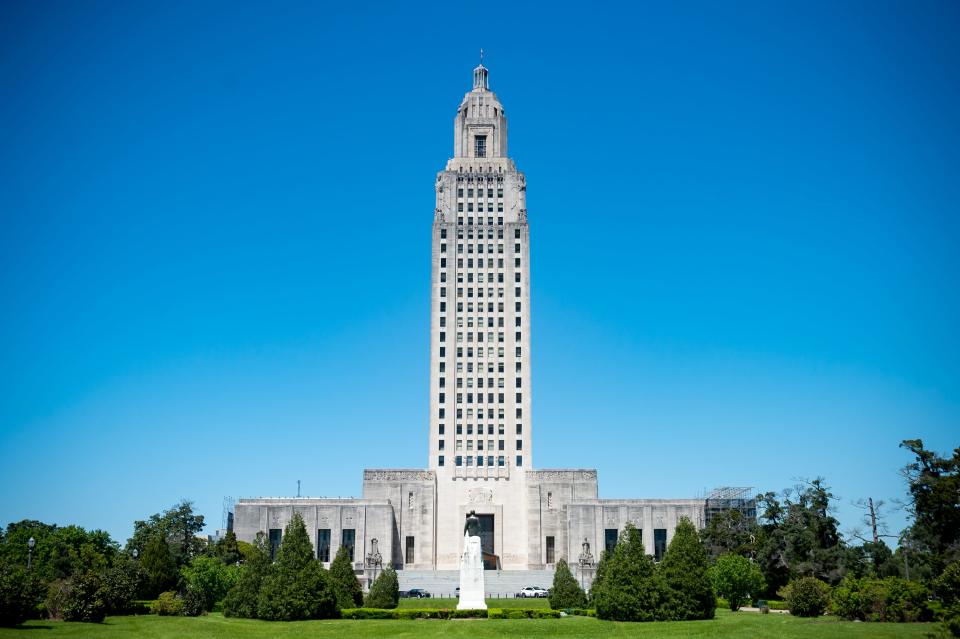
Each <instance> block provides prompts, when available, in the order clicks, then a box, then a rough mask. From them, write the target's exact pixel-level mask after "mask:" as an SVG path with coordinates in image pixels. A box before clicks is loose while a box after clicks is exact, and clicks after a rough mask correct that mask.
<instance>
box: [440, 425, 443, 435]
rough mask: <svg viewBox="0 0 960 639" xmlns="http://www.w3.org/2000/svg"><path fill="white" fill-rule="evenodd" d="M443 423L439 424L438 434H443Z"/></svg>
mask: <svg viewBox="0 0 960 639" xmlns="http://www.w3.org/2000/svg"><path fill="white" fill-rule="evenodd" d="M443 430H444V429H443V424H440V434H441V435H443Z"/></svg>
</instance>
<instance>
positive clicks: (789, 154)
mask: <svg viewBox="0 0 960 639" xmlns="http://www.w3.org/2000/svg"><path fill="white" fill-rule="evenodd" d="M958 31H960V5H958V4H957V3H955V2H919V3H902V2H879V3H876V2H870V3H866V2H864V3H858V2H844V3H828V2H811V3H806V2H805V3H800V2H793V3H764V2H731V3H713V2H704V3H699V2H682V3H679V2H678V3H660V4H640V3H625V4H621V5H614V4H603V3H593V4H589V5H582V4H569V5H567V4H562V3H555V4H552V5H550V6H549V8H548V7H547V5H542V4H539V3H517V4H511V5H510V6H509V9H506V7H505V5H490V6H489V7H487V6H485V5H477V4H475V3H474V4H470V3H467V4H464V3H459V4H457V3H453V4H451V3H443V4H435V5H410V4H395V3H391V4H383V5H376V4H359V3H337V4H325V3H321V2H312V3H297V2H288V3H282V4H274V5H268V4H266V3H242V2H229V3H227V2H223V3H219V2H204V3H192V2H191V3H187V2H170V3H159V4H157V3H154V4H148V3H119V2H117V3H112V2H58V1H52V2H45V3H33V2H6V3H3V4H2V6H0V87H2V94H3V99H2V100H0V134H2V136H3V143H2V144H0V222H2V228H3V231H2V233H0V299H2V304H0V353H2V358H3V359H2V361H3V366H2V367H0V523H3V524H5V523H6V522H9V521H15V520H20V519H22V518H35V519H41V520H44V521H48V522H57V523H63V524H66V523H77V524H80V525H83V526H85V527H88V528H104V529H106V530H108V531H109V532H110V533H111V534H112V535H113V536H114V537H115V538H117V539H119V540H120V541H124V540H125V539H126V538H127V537H128V536H129V534H130V533H131V531H132V522H133V520H134V519H139V518H143V517H146V516H148V515H149V514H151V513H153V512H157V511H160V510H162V509H164V508H166V507H169V506H171V505H172V504H174V503H175V502H177V501H178V500H179V499H181V498H189V499H192V500H194V501H195V502H196V505H197V507H198V509H199V511H200V512H201V513H203V514H205V515H206V516H207V517H208V521H209V522H210V523H212V524H213V526H210V527H209V528H210V529H212V528H215V527H218V526H219V523H220V517H221V503H222V498H223V497H224V496H227V495H231V496H234V497H240V496H259V495H293V494H295V493H296V480H297V479H301V480H302V481H303V492H304V494H308V495H317V496H319V495H325V496H337V495H340V496H347V495H359V493H360V488H361V476H362V469H363V468H365V467H422V466H423V465H425V464H426V455H427V450H426V445H427V444H426V442H427V425H428V421H427V420H428V415H427V400H428V396H427V383H428V364H429V361H428V347H429V342H428V329H429V284H430V282H429V278H430V270H429V268H430V262H429V250H430V224H431V222H432V209H433V197H434V194H433V181H434V176H435V172H436V171H438V170H440V169H442V167H443V166H444V163H445V161H446V159H447V158H448V157H449V156H450V155H451V154H452V143H453V140H452V137H453V136H452V123H453V116H454V113H455V110H456V107H457V105H458V104H459V102H460V99H461V98H462V96H463V93H464V92H465V91H467V90H468V89H469V88H470V81H471V70H472V68H473V67H474V66H475V65H476V63H477V57H478V56H477V53H478V50H479V48H480V47H483V48H484V49H485V51H486V52H487V55H486V58H485V62H486V66H487V67H488V68H489V69H490V82H491V88H492V89H493V90H494V91H496V92H497V94H498V96H499V97H500V99H501V101H502V102H503V103H504V105H505V108H506V110H507V115H508V117H509V119H510V133H511V138H510V151H511V155H512V156H513V157H514V159H515V160H516V161H517V163H518V166H519V167H520V169H521V170H523V171H525V172H526V174H527V181H528V186H529V188H528V205H529V216H530V224H531V244H532V287H531V290H532V304H531V306H532V318H533V320H532V321H533V329H532V330H533V346H532V348H533V369H532V374H533V397H534V399H533V406H534V409H533V410H534V424H533V429H534V430H533V432H534V463H535V465H536V466H537V467H574V466H579V467H595V468H597V469H599V471H600V491H601V496H602V497H691V496H695V495H697V494H698V493H702V491H703V490H704V489H706V488H710V487H713V486H721V485H744V486H754V487H756V488H757V489H759V490H780V489H782V488H785V487H788V486H790V485H792V484H793V483H794V480H795V479H796V478H800V477H816V476H824V477H825V478H826V479H827V482H828V484H830V485H831V486H832V487H833V489H834V492H835V493H836V494H837V495H838V496H839V497H840V499H839V500H838V501H837V513H838V516H839V517H840V518H841V521H842V523H843V527H844V529H847V528H849V527H850V526H852V525H854V524H856V520H857V511H856V509H854V508H852V507H851V506H850V502H852V501H853V500H855V499H858V498H862V497H868V496H872V497H873V498H874V499H887V500H890V499H891V498H897V497H901V498H902V497H903V495H904V486H903V483H902V480H901V478H900V477H899V475H898V473H897V471H898V469H899V468H900V467H902V466H903V465H904V464H905V463H907V462H908V461H909V458H908V456H907V455H906V454H905V453H904V452H903V451H902V450H898V448H897V444H898V443H899V441H900V440H902V439H904V438H914V437H921V438H923V439H924V441H925V442H926V443H927V444H928V446H930V447H932V448H935V449H937V450H940V451H941V452H945V451H947V450H950V449H952V448H953V447H955V446H957V445H960V441H958V440H960V437H958V434H960V428H958V424H960V342H958V337H957V326H960V287H958V282H960V277H958V276H960V256H958V251H957V246H958V245H960V223H958V212H960V206H958V204H960V120H958V118H957V117H956V114H957V113H960V71H958V69H960V65H958V62H960V38H958ZM890 521H891V524H892V528H894V529H898V528H899V527H900V526H901V525H902V524H903V516H902V514H897V513H893V514H892V515H891V520H890Z"/></svg>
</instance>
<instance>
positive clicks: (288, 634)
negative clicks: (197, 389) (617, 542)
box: [0, 610, 935, 639]
mask: <svg viewBox="0 0 960 639" xmlns="http://www.w3.org/2000/svg"><path fill="white" fill-rule="evenodd" d="M934 629H935V626H933V625H931V624H894V623H853V622H848V621H838V620H836V619H833V618H829V617H823V618H820V619H800V618H797V617H791V616H789V615H778V614H771V615H760V614H757V613H748V612H737V613H731V612H728V611H724V610H718V611H717V618H716V619H714V620H712V621H682V622H662V623H616V622H610V621H599V620H597V619H590V618H586V617H564V618H562V619H518V620H511V619H502V620H501V619H495V620H494V619H471V620H459V621H432V620H431V621H427V620H419V621H340V620H337V621H333V620H331V621H299V622H291V623H282V622H273V623H271V622H266V621H253V620H247V619H226V618H224V617H223V616H222V615H219V614H210V615H207V616H205V617H197V618H189V617H157V616H154V615H144V616H140V617H109V618H107V620H106V622H105V623H102V624H82V623H64V622H51V621H32V622H29V623H28V624H26V625H25V626H24V627H22V628H14V629H0V638H2V637H20V638H21V639H23V638H24V637H39V638H43V639H48V638H49V639H58V638H59V637H78V638H86V637H90V638H93V639H116V638H124V639H126V638H128V637H137V638H143V639H171V638H174V637H199V638H212V639H227V638H231V639H232V638H237V639H260V638H262V639H268V638H273V637H279V638H281V639H299V638H301V637H302V638H304V639H306V638H308V637H309V638H311V639H314V638H319V639H323V638H325V637H344V636H351V635H352V636H359V637H364V638H366V637H372V638H374V639H376V638H379V637H383V638H384V639H386V638H387V637H399V638H401V639H403V638H409V639H429V638H431V637H444V638H446V637H463V638H464V639H467V638H469V639H482V638H483V637H514V638H518V637H578V638H581V637H584V638H585V637H603V638H604V639H611V638H612V639H616V638H618V637H646V638H650V639H654V638H656V639H661V638H666V639H669V638H671V637H677V638H679V637H683V638H689V639H727V638H729V639H734V638H737V639H740V638H742V637H750V638H751V639H794V638H796V639H858V638H860V637H863V638H865V639H866V638H869V639H888V638H889V639H894V638H896V639H910V638H912V637H917V638H918V639H920V638H924V639H925V638H926V636H927V634H928V633H930V632H931V631H933V630H934Z"/></svg>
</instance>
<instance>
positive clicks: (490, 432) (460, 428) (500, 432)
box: [439, 408, 523, 435]
mask: <svg viewBox="0 0 960 639" xmlns="http://www.w3.org/2000/svg"><path fill="white" fill-rule="evenodd" d="M457 412H458V413H460V412H462V411H461V410H460V409H458V410H457ZM468 412H469V413H470V417H469V419H473V409H472V408H471V409H469V410H468ZM479 412H480V415H479V417H480V419H483V410H482V409H481V410H480V411H479ZM490 413H491V415H490V419H493V414H492V413H493V409H491V410H490ZM500 418H501V419H503V409H502V408H501V409H500ZM444 432H445V428H444V426H443V424H439V434H440V435H443V434H444ZM462 434H463V424H457V435H462ZM487 434H488V435H493V424H487ZM497 434H498V435H503V424H497ZM522 434H523V424H517V435H522ZM467 435H473V424H467ZM477 435H483V424H477Z"/></svg>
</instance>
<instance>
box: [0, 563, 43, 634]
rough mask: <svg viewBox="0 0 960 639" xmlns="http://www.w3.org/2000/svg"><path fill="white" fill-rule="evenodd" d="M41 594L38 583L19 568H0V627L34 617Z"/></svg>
mask: <svg viewBox="0 0 960 639" xmlns="http://www.w3.org/2000/svg"><path fill="white" fill-rule="evenodd" d="M42 594H43V587H42V585H41V584H40V582H39V581H38V580H37V579H35V578H34V577H33V576H32V575H30V574H28V573H27V571H26V570H24V569H23V568H20V567H19V566H17V567H13V566H0V626H16V625H19V624H21V623H23V622H24V621H26V620H27V619H30V618H32V617H35V616H36V614H37V605H38V604H39V603H40V598H41V596H42Z"/></svg>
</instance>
